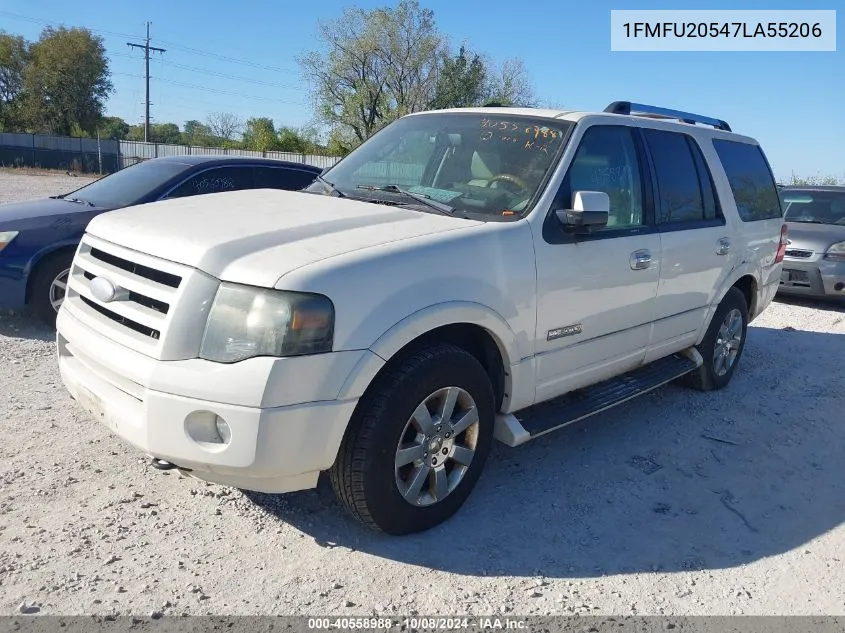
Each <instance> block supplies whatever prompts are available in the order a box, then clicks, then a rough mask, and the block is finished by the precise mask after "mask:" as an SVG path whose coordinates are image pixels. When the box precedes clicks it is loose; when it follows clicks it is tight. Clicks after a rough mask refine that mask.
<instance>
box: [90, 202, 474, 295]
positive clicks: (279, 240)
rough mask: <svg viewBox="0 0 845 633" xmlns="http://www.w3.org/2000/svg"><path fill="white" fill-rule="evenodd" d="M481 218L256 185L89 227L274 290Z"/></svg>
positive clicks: (133, 210)
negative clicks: (301, 274) (325, 266)
mask: <svg viewBox="0 0 845 633" xmlns="http://www.w3.org/2000/svg"><path fill="white" fill-rule="evenodd" d="M481 224H483V223H482V222H478V221H473V220H464V219H461V218H455V217H450V216H443V215H435V214H434V213H426V212H422V211H415V210H412V209H404V208H399V207H391V206H385V205H379V204H371V203H367V202H361V201H357V200H350V199H343V198H337V197H334V196H323V195H319V194H310V193H300V192H294V191H282V190H275V189H273V190H271V189H256V190H245V191H230V192H224V193H214V194H208V195H200V196H191V197H189V198H180V199H178V200H165V201H162V202H156V203H152V204H144V205H138V206H135V207H128V208H126V209H121V210H119V211H112V212H110V213H105V214H103V215H100V216H97V217H96V218H95V219H94V220H92V221H91V223H90V224H89V225H88V232H89V233H91V234H92V235H95V236H97V237H100V238H102V239H104V240H107V241H110V242H114V243H116V244H119V245H121V246H125V247H127V248H131V249H134V250H137V251H141V252H143V253H148V254H150V255H154V256H156V257H160V258H162V259H166V260H170V261H173V262H178V263H181V264H185V265H187V266H192V267H194V268H198V269H200V270H202V271H204V272H206V273H208V274H210V275H213V276H215V277H217V278H218V279H221V280H223V281H232V282H238V283H246V284H251V285H256V286H264V287H267V288H272V287H273V286H274V285H275V283H276V281H278V279H279V278H280V277H282V276H283V275H285V274H287V273H288V272H290V271H292V270H295V269H297V268H300V267H302V266H307V265H308V264H312V263H315V262H318V261H321V260H324V259H327V258H329V257H335V256H338V255H343V254H346V253H351V252H353V251H357V250H361V249H365V248H368V247H372V246H377V245H382V244H387V243H390V242H397V241H399V240H405V239H409V238H413V237H420V236H423V235H430V234H433V233H442V232H446V231H454V230H460V229H466V228H469V227H472V226H477V225H481Z"/></svg>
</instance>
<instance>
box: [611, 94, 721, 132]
mask: <svg viewBox="0 0 845 633" xmlns="http://www.w3.org/2000/svg"><path fill="white" fill-rule="evenodd" d="M604 111H605V112H608V113H610V114H634V115H639V116H645V117H651V118H655V119H678V120H679V121H683V122H684V123H690V124H693V125H694V124H696V123H703V124H705V125H710V126H712V127H714V128H716V129H717V130H724V131H725V132H730V131H731V126H730V125H728V124H727V122H726V121H722V120H721V119H714V118H712V117H709V116H702V115H700V114H693V113H692V112H682V111H680V110H669V109H667V108H658V107H657V106H650V105H645V104H643V103H631V102H630V101H614V102H613V103H611V104H610V105H609V106H607V107H606V108H605V109H604Z"/></svg>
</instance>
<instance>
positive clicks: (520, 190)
mask: <svg viewBox="0 0 845 633" xmlns="http://www.w3.org/2000/svg"><path fill="white" fill-rule="evenodd" d="M571 127H572V123H568V122H566V121H558V120H555V119H542V118H535V117H525V116H516V115H513V116H503V115H485V114H481V113H432V114H421V115H414V116H408V117H405V118H402V119H399V120H398V121H396V122H394V123H392V124H391V125H389V126H388V127H386V128H385V129H384V130H382V131H381V132H379V133H378V134H376V135H375V136H373V137H372V138H371V139H369V140H368V141H366V142H365V143H364V144H362V145H361V146H360V147H358V148H357V149H356V150H355V151H354V152H352V153H351V154H350V155H349V156H347V157H346V158H345V159H344V160H342V161H341V162H340V163H338V164H337V165H335V166H334V167H332V168H331V169H330V170H328V171H327V172H325V173H324V174H323V178H324V179H325V181H328V182H329V183H331V185H332V186H334V188H335V189H336V190H337V191H338V192H339V193H340V194H343V195H346V196H349V197H355V198H359V199H365V200H374V201H379V202H383V203H387V204H391V203H392V204H413V205H415V207H417V208H420V209H424V208H425V207H424V206H420V204H419V203H418V202H415V201H414V200H413V199H412V198H410V196H407V195H404V196H403V195H402V194H401V191H398V189H401V190H405V191H409V192H411V193H414V194H418V195H422V196H424V197H426V198H427V199H429V200H432V201H435V202H439V203H442V204H445V205H449V207H452V208H453V209H455V210H457V211H458V212H460V213H461V214H462V215H466V214H481V217H480V219H484V216H489V217H493V216H495V217H500V218H501V217H505V218H509V217H519V216H521V215H523V214H524V213H525V212H527V211H528V210H530V207H531V205H532V204H533V203H534V198H535V197H536V196H537V194H538V190H539V189H540V186H541V184H542V182H543V180H544V178H545V176H546V174H547V172H548V171H549V169H550V168H551V166H552V165H553V164H554V163H555V160H556V157H557V155H558V153H559V150H560V148H561V146H562V144H563V141H564V137H565V136H566V133H567V132H568V131H569V130H570V128H571ZM327 187H328V185H326V184H325V183H321V182H320V181H318V182H316V183H315V184H314V185H312V186H311V187H310V188H309V189H310V190H311V191H323V192H326V188H327ZM382 188H387V189H389V191H383V190H381V189H382ZM433 212H436V210H434V211H433Z"/></svg>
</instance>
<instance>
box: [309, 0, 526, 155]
mask: <svg viewBox="0 0 845 633" xmlns="http://www.w3.org/2000/svg"><path fill="white" fill-rule="evenodd" d="M318 39H319V41H320V43H321V44H322V50H320V51H312V52H309V53H307V54H305V55H304V56H302V57H300V58H299V59H297V61H298V63H299V65H300V67H301V69H302V72H303V75H304V76H305V78H306V79H307V80H308V81H309V82H310V84H311V90H312V97H313V99H314V104H315V108H316V111H317V112H316V113H317V117H318V119H319V120H320V122H321V123H323V124H325V125H327V126H328V128H329V130H330V140H329V146H330V148H332V151H333V153H334V152H335V151H349V149H350V148H351V147H353V146H354V145H355V144H357V143H360V142H361V141H364V140H366V139H367V138H369V137H370V136H372V135H373V134H374V133H376V132H377V131H378V130H380V129H381V128H382V127H384V126H385V125H387V124H388V123H390V122H392V121H394V120H395V119H397V118H399V117H401V116H404V115H405V114H408V113H411V112H418V111H420V110H426V109H431V108H449V107H467V106H477V105H482V104H483V103H486V102H488V101H491V100H495V101H499V102H501V103H503V104H505V105H533V104H534V103H535V102H536V98H535V96H534V89H533V86H532V85H531V81H530V79H529V77H528V73H527V71H526V69H525V65H524V63H523V62H522V60H520V59H506V60H505V61H504V62H503V63H502V64H501V65H500V66H497V65H496V64H494V63H493V62H491V61H490V60H489V59H487V58H485V57H484V56H483V55H481V54H479V53H476V52H472V51H470V50H468V49H467V48H466V47H465V46H462V47H461V48H460V49H459V50H458V52H457V53H455V54H452V53H451V52H450V50H449V46H448V42H447V40H446V37H445V36H444V35H443V34H441V33H440V31H439V30H438V29H437V26H436V24H435V21H434V14H433V12H432V11H431V10H429V9H423V8H421V7H420V5H419V3H418V2H417V1H416V0H401V1H400V2H399V4H398V5H397V6H396V7H395V8H377V9H372V10H365V9H361V8H350V9H346V10H345V11H344V12H343V14H342V16H341V17H340V18H339V19H336V20H333V21H329V22H321V23H319V26H318ZM352 139H354V142H351V141H352Z"/></svg>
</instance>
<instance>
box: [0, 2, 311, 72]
mask: <svg viewBox="0 0 845 633" xmlns="http://www.w3.org/2000/svg"><path fill="white" fill-rule="evenodd" d="M0 15H5V16H7V17H11V18H17V19H19V20H25V21H27V22H34V23H35V24H41V25H44V26H66V24H65V23H63V22H49V21H47V20H41V19H38V18H32V17H28V16H25V15H20V14H18V13H11V12H9V11H0ZM81 28H85V29H87V30H89V31H93V32H94V33H102V34H104V35H112V36H115V37H135V36H134V35H130V34H128V33H120V32H118V31H108V30H105V29H95V28H91V27H87V26H86V27H81ZM157 41H159V42H161V43H162V44H167V45H169V46H170V48H171V49H174V50H180V51H185V52H188V53H192V54H194V55H200V56H203V57H211V58H214V59H219V60H222V61H227V62H231V63H233V64H241V65H243V66H251V67H253V68H260V69H261V70H269V71H273V72H278V73H286V74H297V71H296V70H293V69H291V68H282V67H279V66H271V65H268V64H260V63H258V62H253V61H250V60H248V59H239V58H237V57H227V56H226V55H220V54H218V53H213V52H211V51H204V50H202V49H199V48H192V47H190V46H182V45H181V44H177V43H176V42H170V41H167V40H161V39H159V40H157Z"/></svg>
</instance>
